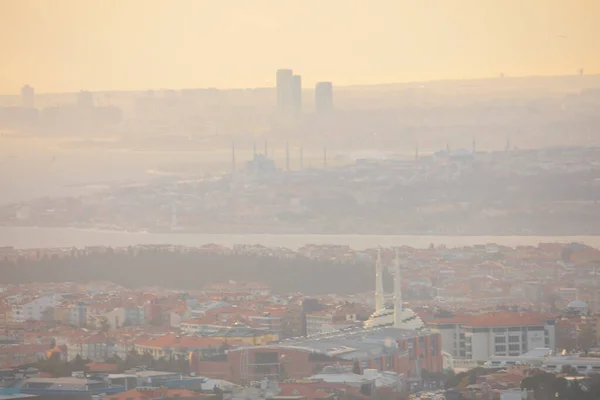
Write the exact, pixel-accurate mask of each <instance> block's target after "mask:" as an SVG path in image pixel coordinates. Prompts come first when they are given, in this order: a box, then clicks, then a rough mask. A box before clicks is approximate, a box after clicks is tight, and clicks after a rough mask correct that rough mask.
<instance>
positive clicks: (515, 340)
mask: <svg viewBox="0 0 600 400" xmlns="http://www.w3.org/2000/svg"><path fill="white" fill-rule="evenodd" d="M520 341H521V338H520V337H518V336H509V337H508V343H519V342H520Z"/></svg>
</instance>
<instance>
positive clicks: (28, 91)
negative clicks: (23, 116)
mask: <svg viewBox="0 0 600 400" xmlns="http://www.w3.org/2000/svg"><path fill="white" fill-rule="evenodd" d="M21 105H22V106H23V107H27V108H33V107H35V90H34V89H33V88H32V87H31V86H29V85H25V86H23V87H22V88H21Z"/></svg>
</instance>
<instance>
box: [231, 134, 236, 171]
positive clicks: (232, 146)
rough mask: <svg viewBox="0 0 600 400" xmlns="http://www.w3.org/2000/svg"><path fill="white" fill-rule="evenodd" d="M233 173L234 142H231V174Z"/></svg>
mask: <svg viewBox="0 0 600 400" xmlns="http://www.w3.org/2000/svg"><path fill="white" fill-rule="evenodd" d="M234 174H235V142H233V141H232V142H231V175H234Z"/></svg>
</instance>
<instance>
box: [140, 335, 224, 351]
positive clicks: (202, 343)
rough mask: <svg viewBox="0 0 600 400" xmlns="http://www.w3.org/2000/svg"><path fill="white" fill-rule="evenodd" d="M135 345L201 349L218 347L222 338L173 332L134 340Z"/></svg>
mask: <svg viewBox="0 0 600 400" xmlns="http://www.w3.org/2000/svg"><path fill="white" fill-rule="evenodd" d="M135 344H136V345H137V346H145V347H155V348H161V349H163V348H171V349H183V348H187V349H202V348H208V347H219V346H221V345H222V344H223V340H221V339H215V338H210V337H197V336H179V335H175V334H174V333H170V334H168V335H163V336H158V337H155V338H152V339H142V340H138V341H136V342H135Z"/></svg>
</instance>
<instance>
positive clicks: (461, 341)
mask: <svg viewBox="0 0 600 400" xmlns="http://www.w3.org/2000/svg"><path fill="white" fill-rule="evenodd" d="M430 325H431V328H432V330H434V331H436V332H439V333H440V336H441V340H442V349H443V351H445V352H447V353H449V354H452V356H454V357H456V358H464V359H472V360H476V361H487V360H488V359H489V358H490V357H492V356H495V355H496V356H518V355H521V354H525V353H527V352H528V351H530V350H533V349H536V348H542V347H544V348H550V349H554V348H555V347H556V332H555V317H553V316H550V315H544V314H538V313H532V312H527V313H510V312H498V313H488V314H482V315H474V316H467V315H465V316H458V317H452V318H445V319H438V320H434V321H431V322H430Z"/></svg>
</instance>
